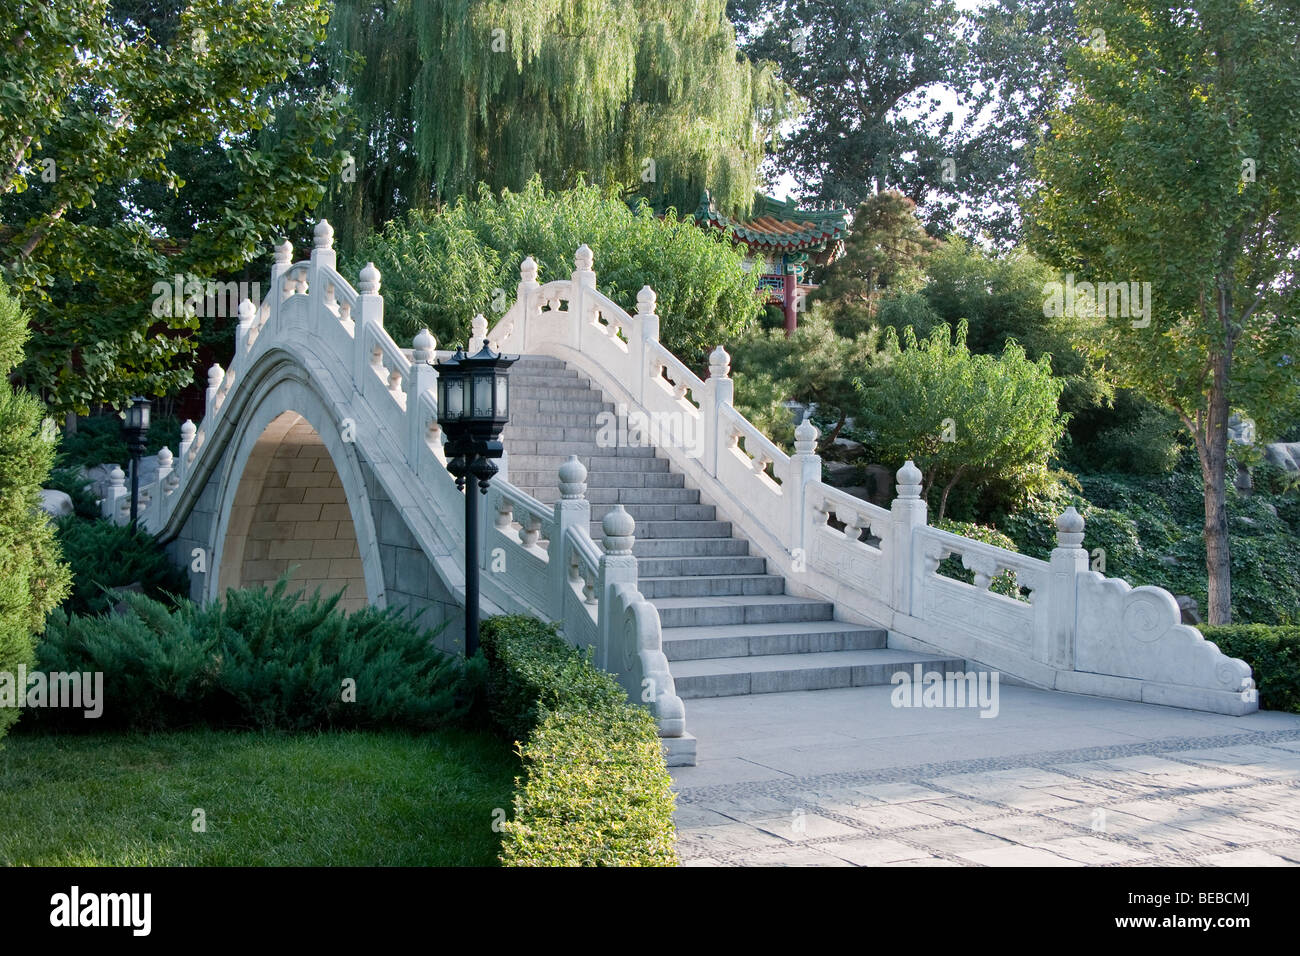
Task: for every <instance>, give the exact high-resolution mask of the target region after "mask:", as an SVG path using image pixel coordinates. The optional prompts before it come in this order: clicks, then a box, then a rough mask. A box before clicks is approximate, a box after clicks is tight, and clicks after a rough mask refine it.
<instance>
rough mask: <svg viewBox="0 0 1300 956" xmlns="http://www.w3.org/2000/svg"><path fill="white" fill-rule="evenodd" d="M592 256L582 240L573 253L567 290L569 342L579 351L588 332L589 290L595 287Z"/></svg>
mask: <svg viewBox="0 0 1300 956" xmlns="http://www.w3.org/2000/svg"><path fill="white" fill-rule="evenodd" d="M594 258H595V257H594V256H593V255H592V253H591V249H590V248H589V247H588V246H587V244H586V243H585V242H584V243H583V244H582V245H580V246H579V247H578V251H577V252H575V253H574V254H573V277H572V278H573V284H572V286H571V288H570V292H569V344H570V345H572V346H573V347H574V348H575V349H577V350H578V351H579V352H581V351H582V346H583V343H584V342H585V341H586V336H587V335H588V334H589V332H588V330H587V325H588V323H589V322H590V321H591V309H592V304H591V297H590V295H589V294H588V293H589V290H592V289H595V288H596V273H595V271H594V270H593V269H592V262H593V261H594Z"/></svg>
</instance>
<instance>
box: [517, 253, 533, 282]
mask: <svg viewBox="0 0 1300 956" xmlns="http://www.w3.org/2000/svg"><path fill="white" fill-rule="evenodd" d="M519 278H520V279H521V280H522V281H524V282H536V281H537V260H536V259H534V258H533V257H532V256H529V257H528V258H526V259H525V260H524V261H523V262H522V263H520V265H519Z"/></svg>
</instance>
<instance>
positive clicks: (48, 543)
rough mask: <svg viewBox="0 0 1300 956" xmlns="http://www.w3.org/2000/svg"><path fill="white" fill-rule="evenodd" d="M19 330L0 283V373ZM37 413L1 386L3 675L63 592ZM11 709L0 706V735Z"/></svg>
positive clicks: (48, 460)
mask: <svg viewBox="0 0 1300 956" xmlns="http://www.w3.org/2000/svg"><path fill="white" fill-rule="evenodd" d="M26 338H27V317H26V316H25V315H24V314H23V312H22V310H21V309H20V308H19V306H18V301H17V300H16V299H15V298H14V297H13V296H12V295H10V293H9V292H8V290H7V289H6V288H5V287H4V285H3V283H0V373H4V374H5V375H6V376H7V375H8V373H9V372H11V371H13V368H14V366H16V365H17V364H18V362H19V361H20V360H21V359H22V348H23V342H24V341H25V340H26ZM43 416H44V410H43V409H42V408H41V403H40V402H38V401H37V400H36V399H34V398H33V397H31V396H30V395H27V394H26V393H24V392H22V391H16V390H14V389H12V388H10V387H9V386H8V385H5V386H0V673H7V674H9V675H15V674H16V673H17V670H18V667H19V665H24V666H25V665H30V664H31V663H32V662H33V660H34V656H35V647H36V641H35V635H37V634H39V633H40V632H41V630H42V628H43V627H44V624H45V615H46V614H48V613H49V612H50V611H51V610H52V609H53V608H55V607H56V606H57V605H58V603H59V602H60V601H62V600H63V598H64V597H65V596H66V595H67V593H68V583H69V575H68V570H67V568H65V567H64V566H63V565H62V564H60V562H59V548H58V544H57V543H56V542H55V539H54V528H53V526H52V525H51V524H50V522H49V519H48V517H47V516H46V514H45V512H43V511H41V510H40V494H39V492H40V488H41V484H42V482H44V480H45V478H46V476H47V475H48V474H49V473H50V467H51V465H53V463H54V441H53V439H54V434H53V428H52V427H48V426H46V425H45V424H44V423H43V422H42V418H43ZM49 424H50V425H52V424H53V423H52V422H51V423H49ZM14 679H16V678H14ZM16 692H19V693H25V692H26V688H16ZM11 703H12V702H11ZM18 714H19V711H18V710H16V709H15V708H14V707H12V706H0V737H2V736H4V732H5V731H6V730H7V729H8V728H9V725H10V724H12V723H13V722H14V721H15V720H17V719H18Z"/></svg>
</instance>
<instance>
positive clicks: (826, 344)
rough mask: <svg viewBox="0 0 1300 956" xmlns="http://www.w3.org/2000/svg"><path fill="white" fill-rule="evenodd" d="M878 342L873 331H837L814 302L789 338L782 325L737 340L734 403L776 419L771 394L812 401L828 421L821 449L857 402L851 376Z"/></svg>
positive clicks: (871, 358)
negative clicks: (737, 394)
mask: <svg viewBox="0 0 1300 956" xmlns="http://www.w3.org/2000/svg"><path fill="white" fill-rule="evenodd" d="M878 341H879V336H878V335H877V334H876V333H875V331H874V330H870V331H865V332H863V333H862V334H860V335H858V336H856V337H854V338H847V337H845V336H842V335H840V334H839V333H838V332H837V331H836V330H835V327H834V325H833V324H832V323H831V320H830V317H829V315H828V314H827V310H826V309H825V307H824V306H822V305H821V304H814V305H813V307H812V309H811V310H809V312H808V315H807V316H806V317H805V318H804V320H803V321H802V322H800V323H799V326H798V328H796V329H795V330H794V332H793V333H791V334H790V335H789V336H788V337H787V336H786V333H785V330H784V329H766V330H755V331H753V332H751V333H750V335H749V336H748V337H746V338H745V339H742V340H741V341H739V342H737V343H736V345H735V347H734V348H733V350H732V357H731V362H732V367H733V368H734V369H735V370H736V375H735V378H736V388H737V390H738V391H739V392H740V393H741V394H740V398H739V399H738V402H739V404H740V405H742V406H744V407H746V408H752V409H753V410H754V411H755V412H756V413H757V414H758V415H759V417H760V418H763V419H770V418H771V417H775V416H770V415H768V414H766V409H767V408H769V407H770V404H771V397H772V396H773V395H776V396H779V398H780V399H784V400H788V401H796V402H800V403H801V404H805V405H806V404H810V403H815V404H816V405H817V415H818V417H819V418H821V419H825V420H826V421H828V422H831V423H832V424H831V427H830V428H829V429H826V430H823V432H822V435H821V441H820V447H821V448H822V449H827V448H830V447H831V446H832V445H833V444H835V439H837V438H838V437H839V436H840V432H841V431H843V429H844V425H845V422H846V421H847V419H848V418H849V417H850V416H853V415H854V414H856V412H857V409H858V407H859V405H860V404H861V396H860V395H859V394H858V390H857V388H856V387H855V386H854V380H855V379H857V378H858V377H860V376H861V375H863V374H864V373H865V372H866V371H867V369H868V368H870V367H871V366H872V365H873V364H874V363H875V361H876V352H877V345H878ZM773 384H774V385H775V389H776V390H775V391H773V390H772V389H773ZM785 417H786V419H787V420H788V418H789V416H788V415H787V416H785ZM756 424H757V422H756ZM782 424H784V422H783V423H782ZM785 430H786V429H785V428H782V429H781V431H782V432H784V431H785Z"/></svg>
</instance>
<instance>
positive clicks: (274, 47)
mask: <svg viewBox="0 0 1300 956" xmlns="http://www.w3.org/2000/svg"><path fill="white" fill-rule="evenodd" d="M10 7H11V9H10V10H8V11H7V12H8V13H9V14H10V15H9V16H6V17H5V18H4V20H3V22H2V23H0V116H3V117H4V122H3V125H0V154H2V155H3V156H4V157H5V158H4V162H3V164H0V225H2V226H3V227H4V228H3V229H2V230H0V261H3V262H4V263H5V268H6V269H7V271H8V273H9V276H10V278H11V279H12V281H13V283H14V286H15V288H16V289H17V290H19V291H20V292H21V294H22V296H23V298H24V300H25V302H26V303H27V304H28V306H29V307H30V308H31V310H32V313H33V316H32V322H33V328H34V330H35V331H36V332H37V333H38V335H37V336H36V338H35V341H34V347H33V348H32V349H31V350H30V351H29V352H28V355H27V361H26V362H25V363H24V365H23V368H22V378H23V381H24V384H25V385H27V387H28V388H29V389H30V390H31V391H34V392H38V393H40V394H41V395H42V396H43V397H44V398H46V400H47V401H48V402H49V403H50V404H51V406H52V407H53V409H54V410H55V411H57V412H60V413H62V412H65V411H72V410H75V411H78V412H80V413H82V414H86V413H88V411H89V409H90V407H91V406H94V405H97V404H107V405H109V406H113V407H120V406H121V405H122V404H123V403H124V402H125V400H126V399H127V398H128V397H129V396H130V395H132V394H136V393H139V394H164V393H166V392H167V391H169V390H173V389H175V388H179V387H182V386H186V385H189V384H190V383H191V380H192V376H193V369H192V366H191V364H190V363H189V362H188V361H186V360H187V359H188V358H189V357H190V356H191V355H192V354H193V351H194V348H195V346H196V337H195V336H193V335H192V334H189V333H193V332H195V331H196V330H198V329H199V327H200V318H199V317H198V316H196V315H186V314H180V315H172V314H163V315H159V314H157V313H156V312H155V311H154V310H153V309H151V308H150V305H149V303H150V302H151V300H152V299H153V298H154V295H155V294H154V293H153V292H152V289H153V288H154V285H155V283H158V282H163V283H166V284H167V285H170V284H171V282H172V280H173V277H174V276H175V275H177V274H180V275H183V276H186V277H187V278H201V279H205V280H206V279H217V278H227V277H228V275H229V274H230V273H232V272H237V271H238V270H239V269H240V268H241V267H242V266H243V265H244V264H246V263H247V262H249V261H250V260H251V259H252V258H253V257H254V256H256V255H257V254H259V253H260V252H263V251H264V250H265V249H266V247H267V246H268V245H269V244H270V242H271V241H272V240H273V239H278V238H280V233H281V231H282V230H283V229H284V228H285V227H286V225H287V224H289V223H295V222H297V221H299V220H300V219H301V217H302V215H303V214H304V213H305V212H306V211H307V210H309V209H311V208H312V207H313V206H315V205H316V203H317V202H319V200H320V198H321V197H322V196H323V195H324V181H325V180H326V178H327V177H328V176H329V175H330V174H331V173H332V172H333V171H334V170H335V169H337V168H338V158H337V157H334V156H331V155H330V153H331V152H332V146H333V142H332V141H333V140H334V139H335V138H336V136H337V134H338V132H339V130H340V129H341V125H340V119H341V110H340V106H341V103H340V101H338V100H337V98H336V97H335V91H334V90H333V89H331V88H329V87H328V86H327V85H326V84H325V83H324V82H318V83H316V84H315V85H314V86H313V84H312V82H311V81H310V80H309V79H308V78H307V75H306V74H307V71H308V69H309V65H310V61H311V56H312V52H313V49H314V48H315V46H316V45H317V44H318V43H319V42H321V41H322V40H323V39H324V25H325V22H326V17H327V16H328V12H327V11H328V4H327V3H326V2H325V0H182V2H175V3H167V4H161V5H159V4H152V3H148V2H145V0H114V2H108V0H69V2H68V3H60V4H51V3H21V4H17V5H16V6H14V5H10ZM55 7H57V8H58V9H57V11H56V10H55ZM182 311H183V310H182Z"/></svg>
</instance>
